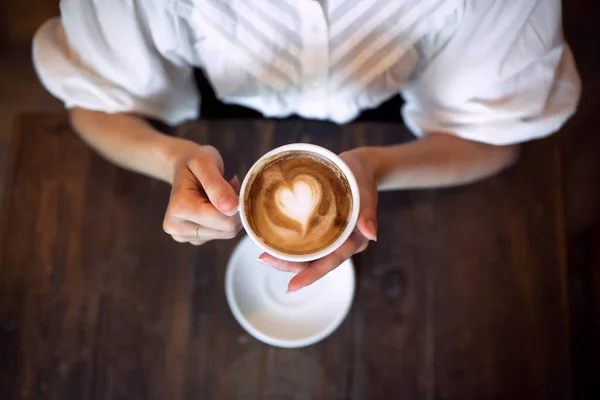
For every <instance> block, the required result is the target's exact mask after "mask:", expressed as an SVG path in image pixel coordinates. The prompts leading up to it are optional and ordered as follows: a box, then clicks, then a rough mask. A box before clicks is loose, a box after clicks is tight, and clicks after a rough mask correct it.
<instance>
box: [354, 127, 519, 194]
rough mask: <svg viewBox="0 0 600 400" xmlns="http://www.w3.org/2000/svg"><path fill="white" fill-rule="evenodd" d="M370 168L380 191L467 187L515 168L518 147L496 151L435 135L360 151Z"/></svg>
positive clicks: (508, 147)
mask: <svg viewBox="0 0 600 400" xmlns="http://www.w3.org/2000/svg"><path fill="white" fill-rule="evenodd" d="M357 151H358V152H359V154H360V155H361V157H363V158H364V159H365V161H366V162H367V164H368V165H370V166H371V167H372V169H373V172H374V174H375V177H376V180H377V185H378V188H379V189H380V190H395V189H422V188H435V187H448V186H457V185H462V184H468V183H472V182H475V181H478V180H480V179H484V178H487V177H489V176H492V175H494V174H496V173H498V172H500V171H501V170H503V169H505V168H507V167H508V166H510V165H512V164H513V163H514V162H515V161H516V160H517V158H518V155H519V146H518V145H517V146H504V147H497V146H491V145H487V144H483V143H476V142H471V141H467V140H464V139H460V138H457V137H453V136H449V135H432V136H428V137H426V138H423V139H421V140H418V141H414V142H410V143H407V144H403V145H396V146H389V147H364V148H359V149H357Z"/></svg>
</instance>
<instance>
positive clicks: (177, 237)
mask: <svg viewBox="0 0 600 400" xmlns="http://www.w3.org/2000/svg"><path fill="white" fill-rule="evenodd" d="M172 237H173V240H174V241H176V242H178V243H185V242H187V241H188V240H187V239H186V238H185V237H183V236H178V235H172Z"/></svg>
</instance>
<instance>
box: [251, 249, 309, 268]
mask: <svg viewBox="0 0 600 400" xmlns="http://www.w3.org/2000/svg"><path fill="white" fill-rule="evenodd" d="M258 261H260V262H261V263H263V264H266V265H269V266H271V267H273V268H275V269H277V270H279V271H283V272H300V271H303V270H305V269H306V268H308V267H309V265H310V263H308V262H301V263H297V262H291V261H284V260H280V259H279V258H277V257H273V256H272V255H270V254H267V253H262V254H261V255H260V256H258Z"/></svg>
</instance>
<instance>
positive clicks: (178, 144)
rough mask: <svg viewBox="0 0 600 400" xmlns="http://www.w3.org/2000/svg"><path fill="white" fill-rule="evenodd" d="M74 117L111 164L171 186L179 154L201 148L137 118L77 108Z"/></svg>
mask: <svg viewBox="0 0 600 400" xmlns="http://www.w3.org/2000/svg"><path fill="white" fill-rule="evenodd" d="M70 118H71V123H72V125H73V127H74V129H75V131H76V132H77V133H78V134H79V135H80V136H81V138H82V139H83V140H84V141H85V142H87V143H88V144H89V145H90V146H91V147H92V148H94V149H95V150H96V151H97V152H98V153H100V154H101V155H103V156H104V157H105V158H107V159H108V160H110V161H111V162H113V163H115V164H117V165H119V166H121V167H123V168H126V169H129V170H132V171H135V172H138V173H141V174H144V175H148V176H150V177H153V178H156V179H160V180H162V181H164V182H168V183H171V181H172V178H173V169H174V162H175V161H174V160H175V158H176V156H177V154H178V153H182V152H189V151H190V150H191V149H194V148H195V147H197V146H198V145H196V144H194V143H192V142H189V141H185V140H182V139H179V138H173V137H169V136H167V135H164V134H162V133H160V132H158V131H157V130H156V129H154V128H153V127H152V126H151V125H150V124H149V123H147V122H146V121H145V120H143V119H142V118H140V117H136V116H133V115H128V114H106V113H102V112H97V111H90V110H85V109H81V108H76V109H73V110H71V112H70Z"/></svg>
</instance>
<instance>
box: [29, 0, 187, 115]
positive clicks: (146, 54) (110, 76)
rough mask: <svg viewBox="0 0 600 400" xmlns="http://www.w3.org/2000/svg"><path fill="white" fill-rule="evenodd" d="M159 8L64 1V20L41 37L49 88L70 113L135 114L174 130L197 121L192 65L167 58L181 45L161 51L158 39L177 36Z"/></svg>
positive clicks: (135, 2) (134, 0)
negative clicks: (74, 110)
mask: <svg viewBox="0 0 600 400" xmlns="http://www.w3.org/2000/svg"><path fill="white" fill-rule="evenodd" d="M142 3H143V4H142ZM154 3H155V2H152V1H148V2H142V1H139V0H129V1H127V0H111V1H102V2H100V1H92V0H89V1H78V0H63V1H61V4H60V5H61V18H55V19H52V20H50V21H48V22H46V23H45V24H44V25H43V26H42V27H41V28H40V29H39V30H38V32H37V33H36V35H35V38H34V43H33V59H34V65H35V69H36V71H37V73H38V75H39V77H40V79H41V81H42V83H43V85H44V86H45V87H46V88H47V89H48V90H49V91H50V92H51V93H52V94H53V95H54V96H55V97H57V98H59V99H60V100H62V101H63V102H64V103H65V106H66V107H67V108H74V107H82V108H86V109H90V110H96V111H103V112H107V113H121V112H126V113H135V114H141V115H144V116H148V117H152V118H156V119H159V120H162V121H164V122H166V123H168V124H172V125H175V124H179V123H181V122H183V121H184V120H187V119H193V118H196V117H197V114H198V109H199V95H198V92H197V90H196V87H195V84H194V80H193V79H194V78H193V71H192V68H191V67H190V66H189V65H186V64H185V63H184V62H183V61H182V60H179V59H177V57H172V56H170V57H166V56H165V55H166V54H173V53H174V52H176V50H177V49H176V44H175V45H174V46H173V48H170V47H169V45H168V41H165V40H163V41H162V42H160V46H161V47H160V48H159V46H158V45H157V40H156V39H155V38H157V37H173V36H174V35H175V33H174V30H175V26H176V22H175V21H170V20H169V18H170V16H169V14H168V13H167V12H166V10H163V9H159V8H157V6H156V5H155V4H154ZM161 3H162V2H161ZM160 30H162V31H160ZM171 42H173V43H176V42H177V40H172V41H171Z"/></svg>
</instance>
